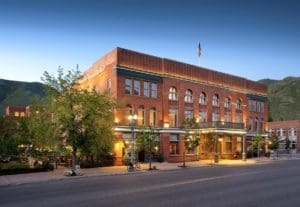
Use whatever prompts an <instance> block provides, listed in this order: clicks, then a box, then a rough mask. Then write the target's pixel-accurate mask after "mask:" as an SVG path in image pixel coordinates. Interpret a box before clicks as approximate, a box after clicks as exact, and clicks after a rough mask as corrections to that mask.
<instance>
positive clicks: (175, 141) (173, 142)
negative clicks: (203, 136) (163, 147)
mask: <svg viewBox="0 0 300 207" xmlns="http://www.w3.org/2000/svg"><path fill="white" fill-rule="evenodd" d="M170 154H171V155H177V154H179V136H178V134H171V135H170Z"/></svg>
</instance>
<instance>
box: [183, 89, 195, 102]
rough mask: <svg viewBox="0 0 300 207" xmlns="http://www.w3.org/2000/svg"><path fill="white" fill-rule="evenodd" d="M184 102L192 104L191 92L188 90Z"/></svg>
mask: <svg viewBox="0 0 300 207" xmlns="http://www.w3.org/2000/svg"><path fill="white" fill-rule="evenodd" d="M184 101H185V102H186V103H193V92H192V91H191V90H190V89H188V90H186V91H185V96H184Z"/></svg>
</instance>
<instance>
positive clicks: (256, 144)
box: [252, 134, 265, 157]
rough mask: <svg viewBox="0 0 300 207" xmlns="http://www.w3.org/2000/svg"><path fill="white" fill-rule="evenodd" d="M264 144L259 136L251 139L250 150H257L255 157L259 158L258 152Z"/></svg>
mask: <svg viewBox="0 0 300 207" xmlns="http://www.w3.org/2000/svg"><path fill="white" fill-rule="evenodd" d="M264 143H265V140H264V138H263V137H262V136H261V135H260V134H257V135H255V136H254V137H253V139H252V150H257V157H259V152H260V149H261V147H262V146H263V144H264Z"/></svg>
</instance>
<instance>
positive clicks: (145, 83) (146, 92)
mask: <svg viewBox="0 0 300 207" xmlns="http://www.w3.org/2000/svg"><path fill="white" fill-rule="evenodd" d="M149 84H150V83H149V82H144V96H146V97H149V95H150V91H149Z"/></svg>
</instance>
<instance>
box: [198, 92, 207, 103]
mask: <svg viewBox="0 0 300 207" xmlns="http://www.w3.org/2000/svg"><path fill="white" fill-rule="evenodd" d="M199 103H200V104H202V105H205V104H206V94H205V93H204V92H202V93H201V94H200V98H199Z"/></svg>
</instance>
